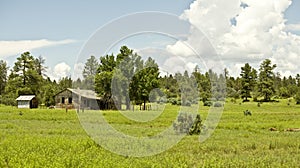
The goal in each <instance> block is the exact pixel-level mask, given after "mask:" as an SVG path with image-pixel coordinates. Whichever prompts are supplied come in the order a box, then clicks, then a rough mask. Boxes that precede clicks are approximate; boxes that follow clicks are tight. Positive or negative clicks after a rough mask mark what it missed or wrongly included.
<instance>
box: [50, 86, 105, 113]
mask: <svg viewBox="0 0 300 168" xmlns="http://www.w3.org/2000/svg"><path fill="white" fill-rule="evenodd" d="M100 102H101V98H100V97H98V96H97V94H96V93H95V92H94V91H92V90H81V89H70V88H67V89H65V90H63V91H61V92H59V93H57V94H56V95H55V104H56V105H55V107H56V108H76V109H93V110H98V109H100V106H99V105H100Z"/></svg>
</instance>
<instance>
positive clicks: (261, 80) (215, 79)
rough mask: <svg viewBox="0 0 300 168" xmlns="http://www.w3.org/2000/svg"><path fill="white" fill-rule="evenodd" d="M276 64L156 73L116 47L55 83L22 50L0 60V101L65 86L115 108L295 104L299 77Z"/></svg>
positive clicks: (46, 97) (43, 96)
mask: <svg viewBox="0 0 300 168" xmlns="http://www.w3.org/2000/svg"><path fill="white" fill-rule="evenodd" d="M276 67H277V66H276V65H275V64H272V62H271V60H270V59H265V60H264V61H263V62H262V63H261V64H260V67H259V69H258V70H256V69H255V68H253V67H252V66H251V65H250V64H249V63H246V64H245V65H244V66H243V67H241V73H240V76H238V77H232V76H230V74H229V73H228V70H227V69H224V73H221V74H217V73H215V72H213V71H212V70H208V71H207V72H200V68H199V67H198V66H196V67H195V69H194V71H193V72H192V73H190V74H189V73H188V71H184V72H183V73H180V72H177V73H175V74H168V75H165V76H160V73H159V66H158V64H157V63H156V62H155V60H154V59H152V58H151V57H149V58H148V59H147V60H143V59H142V58H141V56H139V55H138V54H137V53H135V52H134V51H133V50H132V49H129V48H128V47H127V46H122V47H121V48H120V51H119V53H118V54H116V55H114V54H110V55H105V56H101V57H100V59H97V58H96V57H95V56H91V57H90V58H89V59H87V61H86V63H85V66H84V69H83V72H82V75H83V79H80V78H78V79H77V80H74V81H73V80H72V79H71V77H68V76H66V77H63V78H61V79H59V81H55V80H51V79H50V78H49V77H47V75H46V72H47V67H46V66H45V59H43V57H41V56H39V57H34V56H32V55H31V54H30V53H29V52H24V53H23V54H21V55H20V56H19V57H18V58H17V60H16V62H15V63H14V66H13V67H12V68H10V69H9V67H7V64H6V62H5V61H3V60H0V104H6V105H16V101H15V99H16V98H17V97H18V96H19V95H28V94H34V95H36V96H37V99H38V101H39V102H40V104H45V105H46V106H50V105H55V102H54V95H55V94H56V93H58V92H59V91H61V90H64V89H66V88H81V89H90V90H94V91H95V92H96V93H97V94H98V95H99V96H100V97H102V98H103V100H104V101H105V102H107V103H108V104H114V103H116V104H115V107H117V108H121V106H122V104H124V105H125V108H126V109H127V110H128V109H130V105H131V104H134V105H140V108H141V109H144V110H145V109H146V104H147V103H148V102H150V101H151V102H153V101H157V102H170V103H172V104H182V105H191V104H193V103H198V102H199V101H203V102H204V104H207V102H210V101H224V99H225V97H229V98H232V99H238V98H241V99H243V101H244V102H247V101H250V100H253V101H265V102H268V101H273V100H274V99H275V98H290V97H293V98H295V100H296V102H297V103H298V104H300V75H299V74H297V75H296V76H295V77H292V76H289V77H281V75H280V74H279V73H278V72H275V69H276ZM9 72H10V73H9ZM8 73H9V74H8ZM156 88H160V89H156ZM195 93H196V94H195ZM212 99H213V100H212Z"/></svg>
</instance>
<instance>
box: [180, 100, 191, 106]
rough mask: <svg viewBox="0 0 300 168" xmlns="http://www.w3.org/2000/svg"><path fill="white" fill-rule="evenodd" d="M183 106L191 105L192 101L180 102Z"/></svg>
mask: <svg viewBox="0 0 300 168" xmlns="http://www.w3.org/2000/svg"><path fill="white" fill-rule="evenodd" d="M182 105H183V106H191V105H192V103H191V102H190V101H188V100H187V101H185V102H184V103H183V104H182Z"/></svg>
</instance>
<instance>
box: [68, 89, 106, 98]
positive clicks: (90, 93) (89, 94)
mask: <svg viewBox="0 0 300 168" xmlns="http://www.w3.org/2000/svg"><path fill="white" fill-rule="evenodd" d="M68 90H69V91H71V92H72V93H74V94H77V95H80V96H82V97H85V98H88V99H97V100H100V99H101V97H98V96H97V93H96V92H94V91H93V90H81V89H70V88H68Z"/></svg>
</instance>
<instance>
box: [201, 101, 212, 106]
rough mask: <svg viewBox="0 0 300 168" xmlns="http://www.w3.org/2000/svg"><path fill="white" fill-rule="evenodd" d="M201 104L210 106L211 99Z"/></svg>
mask: <svg viewBox="0 0 300 168" xmlns="http://www.w3.org/2000/svg"><path fill="white" fill-rule="evenodd" d="M203 105H204V106H208V107H210V106H212V105H213V103H212V102H211V101H205V102H204V103H203Z"/></svg>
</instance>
